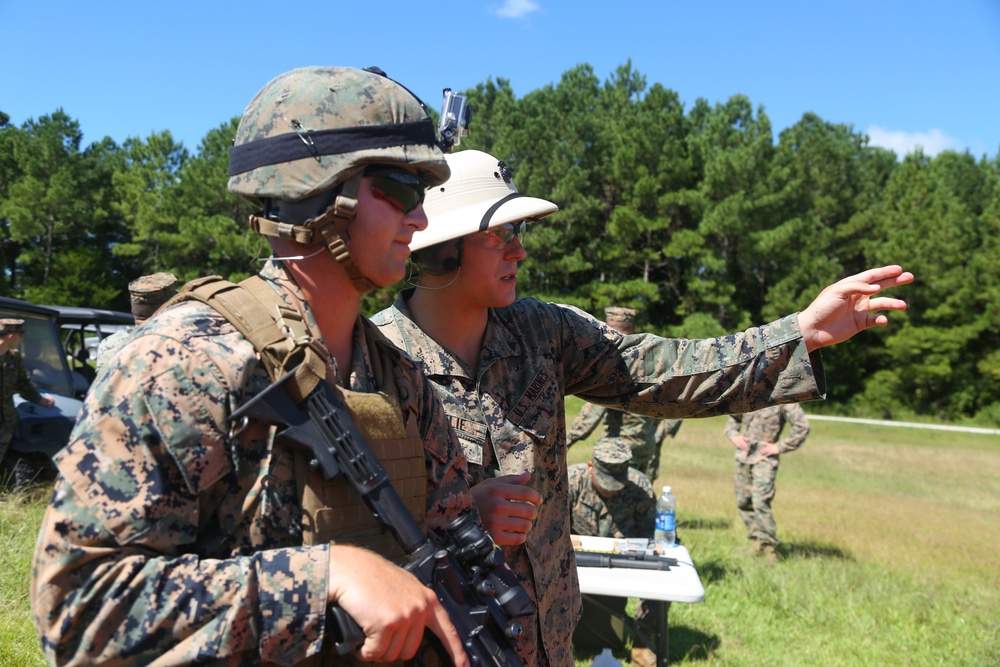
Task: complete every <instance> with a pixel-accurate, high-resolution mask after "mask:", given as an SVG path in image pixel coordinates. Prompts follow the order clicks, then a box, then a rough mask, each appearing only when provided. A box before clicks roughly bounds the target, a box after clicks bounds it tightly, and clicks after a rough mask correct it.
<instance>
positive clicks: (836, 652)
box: [0, 398, 1000, 667]
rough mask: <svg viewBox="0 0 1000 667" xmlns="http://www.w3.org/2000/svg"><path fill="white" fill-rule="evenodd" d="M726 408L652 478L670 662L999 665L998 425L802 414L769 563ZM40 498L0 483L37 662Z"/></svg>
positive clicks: (17, 619) (17, 640)
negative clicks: (672, 512) (668, 576)
mask: <svg viewBox="0 0 1000 667" xmlns="http://www.w3.org/2000/svg"><path fill="white" fill-rule="evenodd" d="M579 405H580V402H579V401H578V399H575V398H571V399H569V400H568V401H567V412H568V413H569V417H570V419H572V417H573V416H574V415H575V414H576V411H577V410H578V409H579ZM807 410H808V407H807ZM724 421H725V420H724V418H713V419H696V420H688V421H686V422H685V423H684V425H683V426H682V427H681V430H680V432H679V434H678V436H677V438H676V439H675V440H673V441H670V442H669V443H668V445H667V446H666V448H665V449H664V452H663V457H662V460H661V464H662V465H661V469H660V476H659V478H658V480H657V482H656V485H657V486H660V485H662V484H666V483H669V484H671V485H672V486H673V487H674V493H675V495H676V496H677V502H678V519H679V522H680V525H679V530H678V532H679V534H680V537H681V539H682V540H683V542H684V544H685V545H686V546H687V548H688V549H689V550H690V552H691V554H692V556H693V558H694V561H695V564H696V565H697V567H698V571H699V573H700V574H701V579H702V583H703V584H704V586H705V592H706V595H705V601H704V602H702V603H699V604H679V603H675V604H674V605H673V606H672V607H671V610H670V660H671V663H672V664H674V665H688V666H692V665H697V666H699V667H743V666H746V667H751V666H752V667H756V666H758V665H767V666H768V667H780V666H783V665H787V666H800V665H801V666H805V667H812V666H813V665H823V666H824V667H837V666H845V667H854V666H856V665H862V666H867V665H871V666H873V667H874V666H879V667H881V666H883V665H889V666H896V665H906V666H910V665H912V666H923V665H928V666H930V665H963V666H964V665H968V666H973V667H980V666H983V667H986V666H990V665H1000V629H998V628H1000V560H998V558H997V551H998V549H1000V438H998V437H996V436H990V435H977V434H967V433H950V432H945V431H930V430H920V429H910V428H892V427H877V426H868V425H862V424H847V423H839V422H828V421H814V422H813V430H812V433H811V435H810V437H809V439H808V440H807V441H806V443H805V445H804V446H803V447H802V449H801V450H799V451H798V452H795V453H792V454H789V455H787V456H784V457H782V461H781V471H780V473H779V474H778V493H777V498H776V499H775V503H774V507H775V516H776V518H777V521H778V535H779V537H780V538H781V539H782V542H783V543H782V545H781V549H780V554H781V562H780V563H779V564H778V565H776V566H772V565H767V564H766V563H765V562H763V561H762V560H759V559H755V558H752V557H750V556H747V555H746V548H747V541H746V539H745V536H744V531H743V526H742V523H741V522H739V519H738V518H737V516H736V509H735V507H734V500H733V488H732V467H733V462H732V461H733V459H732V447H731V445H730V444H729V442H728V441H727V440H726V439H725V437H724V436H723V434H722V430H723V425H724ZM592 440H593V438H592V439H591V440H590V441H588V442H584V443H580V444H578V445H576V446H574V447H573V448H572V449H571V450H570V456H569V459H570V462H571V463H576V462H580V461H586V460H587V459H588V458H589V456H590V451H591V447H590V443H591V442H592ZM47 499H48V493H47V492H46V491H40V492H36V493H35V494H32V495H30V496H27V497H17V498H11V497H9V496H3V497H0V545H2V547H0V665H4V666H6V665H11V666H12V667H20V666H22V665H26V666H33V665H44V664H45V663H44V660H43V659H42V656H41V652H40V650H39V649H38V641H37V639H36V637H35V632H34V628H33V625H32V622H31V609H30V603H29V600H28V584H29V581H28V578H29V572H30V567H31V556H32V551H33V549H34V543H35V537H36V535H37V527H38V524H39V522H40V521H41V518H42V515H43V513H44V509H45V504H46V501H47ZM633 605H634V601H633ZM592 657H593V656H592V655H587V654H583V653H581V654H578V655H577V664H578V665H580V666H581V667H582V666H585V665H589V664H590V661H591V659H592ZM618 657H619V658H620V659H622V661H623V662H625V661H626V660H627V654H626V653H621V654H619V655H618Z"/></svg>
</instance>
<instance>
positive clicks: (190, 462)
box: [31, 336, 329, 666]
mask: <svg viewBox="0 0 1000 667" xmlns="http://www.w3.org/2000/svg"><path fill="white" fill-rule="evenodd" d="M137 341H141V342H137ZM240 341H242V343H243V347H240V346H239V342H240ZM187 343H188V341H184V340H174V339H171V338H168V337H154V336H144V337H143V338H142V339H133V340H132V341H130V342H129V344H128V345H127V346H126V347H125V348H123V353H122V355H121V356H119V357H118V358H117V359H115V360H113V361H112V362H111V363H110V365H109V366H108V368H107V369H105V371H104V372H102V373H101V374H100V375H99V376H98V378H97V384H96V385H95V387H94V388H93V389H92V390H91V391H90V392H89V394H88V397H87V399H86V401H85V403H84V409H83V411H82V412H81V415H80V418H79V421H78V422H77V425H76V427H75V429H74V431H73V434H72V435H71V438H70V443H69V444H68V445H67V447H66V448H64V449H63V450H62V451H61V452H60V453H59V455H58V456H57V458H56V464H57V466H58V468H59V471H60V478H59V480H58V482H57V485H56V490H55V492H54V494H53V497H52V500H51V502H50V506H49V509H48V513H47V515H46V518H45V520H44V522H43V525H42V528H41V531H40V535H39V539H38V542H37V546H36V550H35V561H34V567H33V571H32V592H31V597H32V601H33V612H34V617H35V623H36V627H37V629H38V632H39V635H40V637H41V643H42V647H43V650H44V652H45V654H46V656H47V658H48V659H49V661H50V662H51V663H52V664H60V665H63V664H65V665H92V664H116V665H128V666H131V665H136V666H138V665H148V664H152V663H154V662H155V663H156V664H192V663H213V664H214V663H221V662H225V663H226V664H260V663H261V662H273V663H277V664H282V665H289V664H293V663H294V662H297V661H300V660H302V659H304V658H305V657H307V656H309V655H311V654H314V653H316V652H318V651H319V649H320V646H321V644H322V638H323V632H324V629H325V610H326V602H327V576H328V569H329V550H328V548H327V547H326V546H325V545H321V546H312V547H301V546H287V540H286V545H285V546H283V547H272V546H271V544H269V543H264V544H261V542H267V540H264V539H254V538H253V537H250V536H248V534H249V535H252V534H253V533H254V532H256V533H260V532H263V531H264V530H266V528H265V527H263V526H261V525H258V526H257V527H256V528H251V529H247V528H246V527H244V526H232V525H225V524H223V525H220V523H219V521H220V520H221V519H220V518H219V517H220V515H219V514H218V513H216V512H214V511H213V507H214V506H215V505H216V504H219V503H221V502H223V499H229V498H231V497H233V496H234V495H235V496H236V499H237V501H240V500H242V501H243V502H245V503H250V504H252V503H255V502H260V495H261V494H263V493H264V491H265V489H263V488H262V487H261V485H263V486H266V479H264V478H263V477H264V476H263V474H262V473H261V474H258V472H259V469H260V466H261V465H262V462H261V461H257V460H254V458H253V455H252V453H247V452H244V451H242V443H241V442H239V441H237V440H234V439H232V438H230V437H229V435H228V428H227V426H226V425H227V424H228V414H229V411H230V409H231V407H232V403H233V397H234V395H235V394H234V393H233V385H234V384H238V382H239V380H238V376H239V372H240V371H238V370H233V368H241V367H242V366H244V365H245V364H244V363H234V364H232V366H233V368H229V369H221V368H220V366H219V365H218V364H216V363H215V362H214V361H213V359H212V358H210V357H208V356H206V355H205V354H204V353H203V351H200V350H197V349H194V350H192V349H189V348H188V346H187ZM229 343H230V344H229V346H228V347H224V346H223V345H222V344H220V347H224V349H226V350H227V351H228V354H229V355H230V356H231V357H233V358H235V359H237V360H238V361H245V360H246V359H247V358H248V356H247V355H250V358H252V354H253V352H252V349H246V342H245V341H243V340H242V337H239V338H238V339H236V338H234V339H233V340H232V341H229ZM126 358H127V363H126V362H123V361H121V360H124V359H126ZM234 375H235V376H236V378H237V380H236V381H235V382H234V383H233V384H229V383H230V382H231V381H233V378H234ZM237 468H238V469H237ZM245 478H250V479H256V480H257V481H258V485H257V486H256V487H254V488H252V489H250V490H249V493H247V492H242V493H243V494H245V495H238V494H237V491H238V490H239V488H240V483H241V482H242V481H243V479H245ZM241 530H242V531H243V534H244V536H245V537H244V541H243V542H242V543H241V541H239V540H237V541H236V543H235V544H232V543H228V542H227V541H226V540H227V536H228V535H229V534H231V533H236V532H240V531H241ZM286 537H287V536H286ZM220 545H221V546H220Z"/></svg>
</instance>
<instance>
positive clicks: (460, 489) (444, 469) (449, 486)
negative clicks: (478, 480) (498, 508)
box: [412, 371, 482, 534]
mask: <svg viewBox="0 0 1000 667" xmlns="http://www.w3.org/2000/svg"><path fill="white" fill-rule="evenodd" d="M412 379H413V382H414V386H416V387H418V388H419V389H418V391H419V392H420V397H419V399H418V405H419V410H420V429H421V431H420V433H421V436H422V437H423V439H424V452H425V453H426V457H427V515H426V517H425V520H426V522H427V525H428V527H430V528H432V529H434V530H435V531H436V532H437V533H438V534H443V533H444V532H445V529H446V528H447V526H448V524H449V523H451V521H453V520H454V519H456V518H457V517H458V516H459V515H461V514H470V513H471V514H472V516H473V518H474V519H475V520H476V522H478V523H480V525H481V524H482V521H481V519H480V517H479V511H478V510H477V509H476V505H475V503H474V502H473V501H472V495H471V494H470V493H469V484H468V481H467V475H468V471H469V464H468V462H467V460H466V458H465V454H464V453H463V452H462V446H461V445H460V444H459V442H458V436H457V435H455V430H454V429H453V428H452V426H451V423H450V422H449V421H448V416H447V414H446V413H445V411H444V407H443V406H442V405H441V401H440V400H439V399H438V397H437V394H436V393H435V392H434V387H433V385H431V382H430V380H428V379H427V378H426V377H425V376H423V375H422V374H420V373H417V372H415V371H414V373H413V378H412Z"/></svg>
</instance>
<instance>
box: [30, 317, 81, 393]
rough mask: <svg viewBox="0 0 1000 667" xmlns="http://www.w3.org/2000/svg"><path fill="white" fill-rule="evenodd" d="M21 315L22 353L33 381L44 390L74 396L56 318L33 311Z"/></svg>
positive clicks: (71, 379) (39, 388)
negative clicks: (22, 325) (22, 329)
mask: <svg viewBox="0 0 1000 667" xmlns="http://www.w3.org/2000/svg"><path fill="white" fill-rule="evenodd" d="M18 316H19V317H21V318H23V319H24V339H23V341H22V343H21V354H22V356H23V357H24V366H25V368H27V369H28V373H29V375H30V376H31V381H32V382H34V383H35V386H36V387H38V390H39V391H41V392H51V393H55V394H61V395H63V396H73V378H72V376H71V375H70V373H69V367H68V366H67V365H66V359H65V357H64V356H63V351H62V350H63V348H62V343H61V342H60V340H59V332H58V331H57V330H56V327H55V322H53V321H52V320H50V319H48V318H45V317H38V316H37V315H32V314H30V313H19V314H18Z"/></svg>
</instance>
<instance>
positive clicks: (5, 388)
mask: <svg viewBox="0 0 1000 667" xmlns="http://www.w3.org/2000/svg"><path fill="white" fill-rule="evenodd" d="M23 337H24V320H21V319H17V318H12V317H8V318H4V319H0V392H2V395H0V401H2V404H0V488H3V487H4V486H5V485H6V483H7V478H8V477H10V475H11V474H13V471H14V469H15V468H16V463H17V462H16V461H14V460H12V461H10V462H8V461H7V449H8V447H10V441H11V440H12V439H13V438H14V432H15V431H16V430H17V426H18V423H19V422H20V420H19V419H18V416H17V408H16V407H14V394H20V396H21V398H23V399H24V400H26V401H30V402H32V403H37V404H38V405H42V406H45V407H47V408H51V407H52V406H53V405H55V404H56V402H55V399H53V398H52V397H51V396H45V395H44V394H41V393H39V392H38V389H37V388H36V387H35V385H34V383H33V382H32V381H31V379H30V378H28V372H27V371H26V370H25V368H24V359H22V358H21V353H20V351H19V350H18V348H19V347H20V346H21V339H22V338H23Z"/></svg>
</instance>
